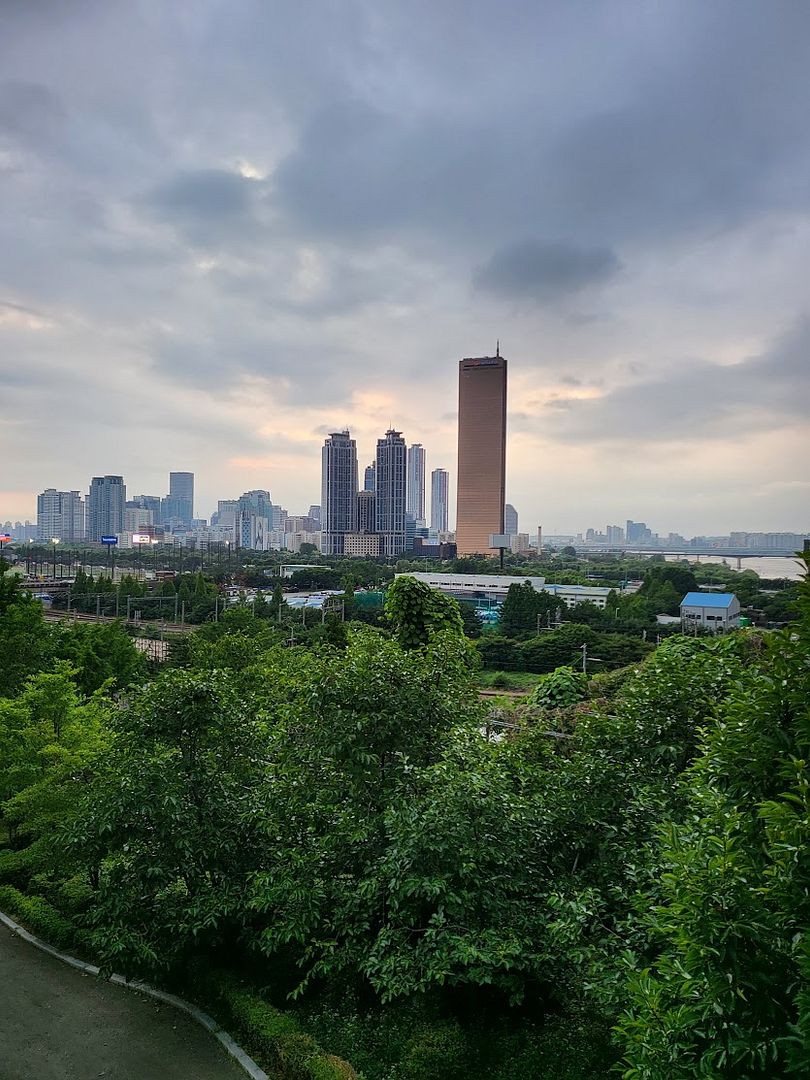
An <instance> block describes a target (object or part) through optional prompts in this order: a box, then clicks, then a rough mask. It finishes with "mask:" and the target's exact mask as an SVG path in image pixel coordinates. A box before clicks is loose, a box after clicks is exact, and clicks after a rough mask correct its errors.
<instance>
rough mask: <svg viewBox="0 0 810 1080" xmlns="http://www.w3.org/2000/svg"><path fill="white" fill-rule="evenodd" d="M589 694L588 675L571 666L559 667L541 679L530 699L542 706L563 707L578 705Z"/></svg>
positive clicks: (534, 703) (549, 707)
mask: <svg viewBox="0 0 810 1080" xmlns="http://www.w3.org/2000/svg"><path fill="white" fill-rule="evenodd" d="M587 696H588V680H587V678H586V676H585V675H583V674H582V672H580V671H574V669H573V668H571V667H558V668H556V669H555V670H554V671H552V673H551V674H550V675H546V676H545V677H544V678H543V679H541V680H540V682H539V683H538V685H537V688H536V689H535V690H534V692H533V693H532V696H531V698H530V699H529V700H530V702H531V704H532V705H540V706H541V707H542V708H546V709H563V708H565V707H566V706H568V705H576V703H577V702H578V701H582V700H583V698H586V697H587Z"/></svg>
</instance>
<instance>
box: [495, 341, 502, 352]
mask: <svg viewBox="0 0 810 1080" xmlns="http://www.w3.org/2000/svg"><path fill="white" fill-rule="evenodd" d="M500 355H501V339H500V338H498V340H497V341H496V343H495V356H496V357H500Z"/></svg>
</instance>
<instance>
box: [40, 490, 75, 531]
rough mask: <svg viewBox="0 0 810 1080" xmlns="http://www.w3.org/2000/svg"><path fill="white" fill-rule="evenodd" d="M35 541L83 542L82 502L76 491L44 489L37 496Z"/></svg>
mask: <svg viewBox="0 0 810 1080" xmlns="http://www.w3.org/2000/svg"><path fill="white" fill-rule="evenodd" d="M37 539H39V540H67V541H70V540H84V500H83V499H82V497H81V495H80V494H79V492H78V491H57V490H56V488H46V489H45V490H44V491H43V492H42V494H41V495H37Z"/></svg>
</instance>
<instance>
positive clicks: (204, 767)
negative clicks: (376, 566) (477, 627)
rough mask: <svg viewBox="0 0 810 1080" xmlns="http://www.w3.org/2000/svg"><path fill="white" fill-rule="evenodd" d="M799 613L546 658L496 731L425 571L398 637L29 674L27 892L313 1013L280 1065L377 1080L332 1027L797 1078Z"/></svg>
mask: <svg viewBox="0 0 810 1080" xmlns="http://www.w3.org/2000/svg"><path fill="white" fill-rule="evenodd" d="M2 580H3V579H2V575H0V582H2ZM0 597H4V599H2V600H0V620H3V619H6V618H8V617H9V613H11V617H12V618H20V619H23V618H25V617H30V615H31V605H30V602H25V601H24V600H23V599H22V598H21V597H19V596H18V595H16V594H15V591H14V589H13V587H6V586H5V585H2V586H0ZM802 604H803V621H802V622H801V623H799V624H797V625H796V626H795V627H794V628H793V630H792V631H791V632H787V633H771V634H761V633H756V632H744V633H738V634H732V635H728V636H726V637H724V638H719V639H717V640H707V639H685V638H682V637H672V638H670V639H668V640H667V641H665V642H664V643H663V644H662V645H661V646H660V647H659V648H658V649H656V650H655V651H654V652H653V653H652V654H651V655H650V656H649V657H647V658H646V659H645V660H643V662H641V663H640V664H637V665H634V666H633V667H631V668H628V669H627V670H625V671H623V672H621V673H616V674H611V675H610V676H598V677H597V678H596V679H594V680H592V682H591V683H585V682H584V681H583V680H582V679H581V678H572V677H571V675H570V673H566V672H557V673H553V674H550V675H548V676H547V682H545V683H541V686H540V688H539V689H538V691H537V692H536V693H535V694H534V695H533V702H534V704H533V706H531V707H527V708H526V710H525V713H524V716H525V721H524V723H523V724H522V726H520V727H519V729H518V730H515V731H512V732H510V733H509V737H502V738H498V739H492V738H489V737H488V736H487V733H486V729H487V714H486V710H485V707H484V706H482V705H481V703H480V702H479V701H478V699H477V695H476V692H475V668H476V665H477V663H478V659H477V654H476V647H475V646H474V645H472V644H471V643H470V642H468V641H467V640H466V639H465V638H464V636H463V634H462V632H461V631H462V623H461V616H460V613H459V611H458V608H457V606H456V605H455V604H454V603H453V602H452V601H449V600H447V599H445V598H443V597H442V596H440V595H439V594H437V593H435V592H432V591H431V590H429V589H427V588H426V587H424V586H422V585H420V584H419V583H417V582H416V581H414V580H413V579H407V578H403V579H399V581H398V582H397V583H396V584H395V585H394V586H392V587H391V589H390V590H389V591H388V596H387V601H386V618H387V621H388V627H389V630H390V633H388V634H385V633H381V632H380V631H379V630H378V629H375V628H373V627H364V626H356V627H350V628H349V629H348V630H346V628H345V627H343V628H342V629H343V632H344V634H345V636H340V637H336V638H335V640H334V641H322V642H321V643H320V644H318V645H313V646H311V647H309V648H301V647H298V646H292V647H290V646H286V647H285V646H282V645H281V644H279V643H278V642H277V641H275V640H272V639H271V638H269V637H266V636H264V635H267V634H271V633H274V631H273V629H272V627H271V626H270V625H269V624H263V623H262V620H258V619H254V620H253V623H252V624H251V625H253V626H254V628H255V627H258V628H259V629H258V630H257V632H256V633H253V634H249V633H247V632H246V626H247V620H248V619H249V618H252V616H250V615H248V614H247V613H245V612H243V613H241V614H239V613H236V614H234V615H233V616H232V618H233V619H234V620H241V621H242V624H243V625H240V624H239V623H238V621H234V622H233V623H232V624H229V620H225V621H224V622H220V623H219V624H215V625H214V624H212V625H210V626H207V627H206V628H204V629H203V630H201V631H199V632H198V633H195V634H193V635H191V641H190V644H189V649H188V657H187V660H186V663H185V666H184V667H183V668H176V669H173V670H165V671H163V672H162V673H161V674H159V675H157V676H156V677H153V678H151V679H148V680H144V678H143V676H142V674H139V673H138V672H135V671H133V672H132V673H131V674H130V675H128V676H126V677H123V678H122V680H121V682H123V683H126V692H125V693H124V694H123V695H121V696H119V697H117V698H116V696H115V691H114V689H113V687H111V686H110V687H105V686H101V687H99V688H97V689H96V690H95V692H90V693H88V692H86V691H83V690H82V689H81V688H80V687H79V685H78V684H77V681H76V679H77V674H76V670H75V669H74V668H73V667H71V665H70V664H69V663H68V662H66V661H64V660H48V661H47V663H46V666H45V667H44V668H38V667H37V666H36V664H34V666H33V667H32V668H31V671H30V673H29V678H28V680H27V681H25V682H24V683H23V684H22V686H20V685H19V684H18V685H17V686H16V688H15V689H14V690H13V692H11V693H8V694H6V696H5V697H4V698H1V699H0V805H1V806H2V823H3V827H4V829H5V834H6V835H5V850H4V851H0V883H3V882H5V885H3V886H2V889H0V899H2V898H5V900H4V902H7V901H9V900H12V901H13V900H14V897H23V898H24V899H25V900H26V901H27V902H28V903H29V904H30V903H31V902H32V900H31V898H32V897H35V898H37V901H36V902H37V903H38V904H39V905H40V907H39V908H38V909H37V911H39V917H42V913H43V911H45V910H50V911H52V912H54V915H55V918H56V919H57V920H58V919H61V920H62V923H55V924H54V925H59V926H62V930H63V932H67V931H65V929H64V928H65V925H67V926H68V927H70V926H73V927H75V928H76V934H77V940H78V941H79V942H80V944H81V945H82V946H83V947H84V948H85V949H87V950H88V951H91V952H92V953H93V955H94V956H96V957H97V958H99V959H100V960H101V962H102V963H103V964H104V965H105V966H106V968H107V969H114V970H125V971H127V972H129V973H132V974H141V975H147V976H148V977H150V978H152V979H164V980H167V981H169V982H171V983H173V984H174V985H185V986H186V987H196V988H197V989H198V990H200V989H201V988H205V987H208V988H211V987H213V989H212V990H210V992H211V993H214V994H216V993H218V992H219V993H220V994H221V996H222V999H223V1000H225V999H227V1000H228V1001H234V1000H235V1001H239V1000H242V1001H243V1003H244V1001H246V1000H248V999H249V1000H250V1001H253V1000H257V999H258V1000H261V996H262V995H264V997H265V998H267V999H269V1000H270V1001H272V1002H273V1003H275V1004H276V1005H279V1004H282V1005H283V1004H285V1003H286V1005H287V1007H288V1010H289V1011H288V1016H290V1017H291V1018H290V1019H289V1020H288V1021H286V1023H287V1025H288V1026H286V1027H285V1023H284V1022H282V1021H274V1022H273V1023H274V1024H275V1026H273V1024H268V1023H265V1026H264V1028H263V1030H264V1031H265V1035H266V1039H265V1042H264V1043H263V1045H264V1046H265V1049H266V1051H267V1053H268V1054H269V1055H270V1056H271V1057H272V1058H273V1060H272V1062H271V1064H272V1067H273V1069H275V1072H276V1073H277V1074H278V1075H280V1076H286V1077H296V1078H300V1077H305V1078H306V1077H311V1078H315V1077H318V1078H319V1080H323V1078H327V1077H334V1078H337V1077H339V1076H344V1077H345V1076H349V1075H351V1071H347V1069H348V1066H345V1065H344V1064H340V1063H339V1062H337V1061H336V1059H334V1058H331V1059H330V1058H328V1057H326V1055H325V1054H324V1053H323V1052H322V1051H320V1050H319V1049H318V1048H317V1043H316V1041H320V1043H321V1044H322V1045H323V1046H324V1047H325V1050H327V1051H330V1052H332V1053H333V1054H336V1055H338V1056H339V1057H341V1058H348V1059H350V1060H351V1062H352V1064H353V1065H354V1067H355V1069H357V1070H358V1071H360V1072H362V1074H363V1075H364V1076H365V1077H366V1078H367V1080H451V1078H460V1077H469V1078H476V1080H478V1078H480V1080H483V1078H484V1077H486V1078H488V1080H490V1078H492V1080H544V1078H547V1080H551V1078H552V1077H553V1078H554V1080H560V1078H562V1080H585V1078H588V1080H590V1078H592V1077H596V1076H604V1075H607V1074H608V1073H609V1072H610V1070H611V1069H612V1068H614V1067H615V1068H617V1069H619V1071H620V1072H623V1074H624V1075H625V1076H626V1077H627V1078H628V1080H687V1078H692V1077H695V1076H707V1077H729V1078H732V1077H733V1078H739V1080H742V1078H761V1080H765V1078H766V1077H767V1078H774V1077H782V1076H785V1077H787V1076H789V1075H801V1074H803V1073H806V1072H807V1070H808V1069H810V979H809V978H808V976H810V963H808V957H810V936H808V929H807V928H808V926H809V925H810V860H808V858H807V853H808V829H810V774H809V773H808V765H807V762H808V760H810V758H809V757H808V755H810V725H809V724H808V718H809V714H808V701H809V700H810V663H808V658H809V656H810V593H808V589H807V586H806V585H805V586H804V593H803V599H802ZM14 609H17V610H16V613H15V611H14ZM0 629H2V627H1V626H0ZM40 629H41V627H40ZM566 629H567V628H565V627H563V628H562V629H561V630H557V631H555V633H556V634H560V633H562V632H563V631H565V630H566ZM574 629H575V633H576V634H577V635H578V634H580V633H581V632H582V629H583V628H582V627H579V626H578V627H576V628H574ZM37 632H38V631H37ZM541 636H542V635H541ZM551 637H552V635H551V634H549V635H547V638H549V639H550V638H551ZM572 640H573V639H572ZM37 663H39V661H37ZM583 695H587V696H583ZM572 703H574V704H573V705H572ZM572 709H573V711H572ZM15 890H16V892H15ZM20 902H21V903H23V901H20ZM42 905H45V907H44V908H43V907H42ZM217 987H218V988H219V990H217ZM257 988H262V989H261V990H258V989H257ZM189 992H190V991H189ZM206 992H208V991H206ZM239 994H243V995H248V997H247V998H243V999H240V998H239ZM251 995H253V996H251ZM257 995H258V998H257ZM251 1008H252V1007H251ZM251 1008H248V1007H247V1006H244V1007H243V1008H242V1010H241V1012H239V1010H238V1009H236V1008H235V1009H234V1010H233V1012H232V1015H234V1016H237V1014H238V1015H240V1016H242V1021H241V1022H243V1023H245V1024H246V1025H247V1026H248V1028H250V1016H249V1015H248V1014H251ZM282 1020H284V1018H282ZM289 1025H293V1028H291V1027H290V1026H289ZM295 1025H297V1026H298V1027H297V1028H296V1027H295ZM300 1028H303V1029H305V1030H306V1031H308V1032H309V1033H310V1041H309V1042H304V1043H301V1042H295V1040H296V1039H298V1040H300V1039H303V1038H304V1037H303V1036H301V1035H295V1034H294V1031H295V1030H299V1029H300ZM268 1032H269V1033H270V1034H268ZM273 1032H275V1034H273ZM313 1036H314V1040H313V1038H312V1037H313ZM293 1045H295V1046H299V1048H300V1047H302V1046H304V1047H305V1048H304V1049H300V1053H299V1054H298V1057H297V1058H296V1059H295V1060H293V1056H291V1055H293V1050H291V1049H290V1047H291V1046H293ZM285 1055H286V1056H285ZM316 1062H317V1068H316V1064H315V1063H316ZM329 1069H331V1070H332V1071H331V1072H330V1071H329Z"/></svg>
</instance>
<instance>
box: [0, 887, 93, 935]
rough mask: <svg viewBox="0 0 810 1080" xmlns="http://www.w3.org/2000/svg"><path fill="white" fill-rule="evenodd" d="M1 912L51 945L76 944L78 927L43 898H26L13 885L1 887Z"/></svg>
mask: <svg viewBox="0 0 810 1080" xmlns="http://www.w3.org/2000/svg"><path fill="white" fill-rule="evenodd" d="M0 910H3V911H5V912H7V913H10V914H11V915H13V916H15V918H17V919H19V920H20V921H21V922H22V923H24V924H25V926H26V927H27V929H29V930H31V931H32V933H34V934H37V935H38V936H40V937H42V938H44V939H45V940H46V941H47V942H48V943H49V944H51V945H57V946H63V947H69V946H71V945H74V944H75V943H76V940H77V931H76V927H75V926H74V925H73V923H72V922H71V921H70V919H66V918H65V917H64V915H61V914H60V913H59V912H58V911H57V910H56V908H55V907H52V906H51V905H50V904H49V903H48V901H47V900H43V899H42V897H41V896H25V894H24V893H21V892H20V891H19V890H18V889H15V888H13V887H12V886H11V885H0Z"/></svg>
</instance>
